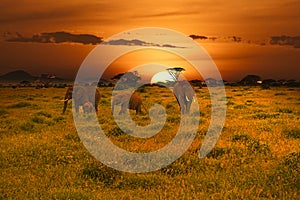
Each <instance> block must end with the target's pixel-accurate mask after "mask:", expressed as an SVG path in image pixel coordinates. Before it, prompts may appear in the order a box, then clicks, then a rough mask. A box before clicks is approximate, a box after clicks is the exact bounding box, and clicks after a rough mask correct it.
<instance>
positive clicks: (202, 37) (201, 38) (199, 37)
mask: <svg viewBox="0 0 300 200" xmlns="http://www.w3.org/2000/svg"><path fill="white" fill-rule="evenodd" d="M189 37H190V38H192V39H193V40H198V39H199V40H206V39H208V37H206V36H203V35H194V34H193V35H189Z"/></svg>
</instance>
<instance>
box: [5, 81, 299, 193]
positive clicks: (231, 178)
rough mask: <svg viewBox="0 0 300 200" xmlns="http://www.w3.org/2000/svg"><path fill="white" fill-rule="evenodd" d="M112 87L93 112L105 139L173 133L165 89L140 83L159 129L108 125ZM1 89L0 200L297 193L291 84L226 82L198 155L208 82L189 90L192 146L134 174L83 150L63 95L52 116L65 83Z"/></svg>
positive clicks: (174, 119) (132, 142) (168, 137)
mask: <svg viewBox="0 0 300 200" xmlns="http://www.w3.org/2000/svg"><path fill="white" fill-rule="evenodd" d="M111 89H112V88H101V89H100V91H101V96H102V99H101V103H100V106H99V113H98V120H99V123H100V125H101V128H102V129H103V131H104V132H105V134H106V135H107V136H108V137H109V139H110V140H111V141H112V142H113V143H114V144H116V145H118V146H119V147H120V148H123V149H126V150H128V151H132V152H137V153H139V152H149V151H155V150H158V149H160V148H162V147H164V146H165V145H166V144H168V143H169V142H170V141H172V138H173V137H174V136H175V133H176V132H177V129H178V127H179V123H180V120H181V118H180V111H179V106H178V105H177V103H176V99H175V98H174V96H173V95H172V93H171V92H170V91H169V90H168V89H165V88H163V87H153V88H151V87H144V88H142V89H141V90H140V92H141V93H140V94H141V96H142V97H143V99H145V101H144V103H145V106H146V107H147V108H150V107H151V106H152V105H153V104H155V103H160V104H161V105H162V106H164V107H165V108H166V113H167V122H166V124H165V127H164V128H163V129H162V131H161V132H160V133H158V134H157V135H155V136H153V137H151V138H148V139H140V138H134V137H131V136H129V135H128V134H126V133H124V132H123V131H122V130H121V129H120V128H118V127H117V125H116V123H115V121H114V120H113V118H112V116H111V114H110V113H111V112H110V108H109V106H110V102H111V99H110V94H111ZM0 90H1V94H2V98H1V99H0V102H1V104H0V138H1V140H0V146H1V151H0V173H1V179H0V199H299V198H300V192H299V191H300V181H299V180H300V166H299V163H300V140H299V136H300V132H299V130H300V125H299V124H300V123H299V113H300V108H299V100H300V93H299V88H295V89H294V90H289V89H288V88H284V87H271V88H270V89H269V90H268V92H266V91H265V90H261V88H260V87H228V88H226V92H227V94H226V95H227V96H228V97H229V98H226V99H223V100H226V101H227V103H228V107H227V114H226V115H227V118H226V122H225V128H224V130H223V131H222V134H221V136H220V138H219V140H218V142H217V144H216V146H215V147H214V149H213V150H212V151H211V152H210V153H209V154H208V155H207V156H206V157H205V158H203V159H200V158H199V157H198V154H199V152H200V147H201V144H202V143H203V139H204V137H205V134H206V131H207V129H208V126H209V123H210V120H211V119H210V113H211V102H210V99H209V94H208V90H207V88H205V87H203V88H201V89H197V97H198V102H199V108H200V113H201V116H200V121H201V123H200V125H199V129H198V131H197V133H198V134H197V136H196V138H195V140H194V141H193V143H192V145H191V146H190V148H189V149H188V151H187V152H186V153H185V154H183V155H182V156H181V157H180V158H179V159H177V160H176V161H175V162H173V163H172V164H170V165H169V166H166V167H164V168H162V169H160V170H157V171H154V172H149V173H142V174H133V173H126V172H120V171H117V170H114V169H111V168H109V167H107V166H105V165H104V164H102V163H100V162H99V161H97V160H96V159H95V158H93V157H92V155H91V154H90V153H89V152H88V151H87V150H86V148H85V147H84V145H83V143H82V142H81V140H80V138H79V136H78V135H77V132H76V128H75V126H74V121H73V118H72V117H73V116H72V113H71V103H69V106H68V108H67V111H66V113H65V114H64V115H62V114H61V111H62V108H63V102H61V101H60V100H61V99H63V97H64V94H65V91H66V89H63V88H55V89H54V88H47V89H46V88H41V89H38V90H36V89H34V88H33V89H32V88H17V89H10V88H0ZM284 95H285V96H287V97H289V98H286V97H284V98H283V97H282V96H284ZM118 109H120V107H117V106H116V112H118V111H119V110H118ZM192 115H194V113H192ZM119 118H120V119H123V118H124V117H123V118H122V116H119ZM131 118H132V119H133V120H134V121H135V122H136V123H138V124H139V125H142V126H144V125H147V124H149V123H150V118H149V116H148V111H147V112H145V111H144V113H143V114H142V115H138V116H136V115H135V114H134V111H132V112H131ZM127 120H130V119H125V118H124V123H127ZM154 128H155V127H154Z"/></svg>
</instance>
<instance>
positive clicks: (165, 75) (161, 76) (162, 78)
mask: <svg viewBox="0 0 300 200" xmlns="http://www.w3.org/2000/svg"><path fill="white" fill-rule="evenodd" d="M169 81H171V82H174V81H175V80H174V78H173V77H172V76H171V75H170V74H169V72H167V71H162V72H158V73H156V74H155V75H154V76H153V77H152V78H151V81H150V83H151V84H153V83H159V82H161V83H167V82H169Z"/></svg>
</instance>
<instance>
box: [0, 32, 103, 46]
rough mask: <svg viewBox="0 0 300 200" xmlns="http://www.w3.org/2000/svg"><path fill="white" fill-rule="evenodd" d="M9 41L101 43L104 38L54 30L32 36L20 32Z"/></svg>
mask: <svg viewBox="0 0 300 200" xmlns="http://www.w3.org/2000/svg"><path fill="white" fill-rule="evenodd" d="M6 41H7V42H36V43H65V42H67V43H68V42H69V43H80V44H93V45H96V44H99V43H101V42H102V38H100V37H97V36H95V35H90V34H72V33H68V32H64V31H61V32H52V33H40V34H34V35H33V36H32V37H23V36H22V35H21V34H20V33H16V34H15V35H14V36H10V37H9V38H8V39H6Z"/></svg>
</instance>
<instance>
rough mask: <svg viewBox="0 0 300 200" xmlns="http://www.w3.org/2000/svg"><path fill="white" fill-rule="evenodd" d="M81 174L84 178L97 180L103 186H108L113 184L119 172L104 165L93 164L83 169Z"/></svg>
mask: <svg viewBox="0 0 300 200" xmlns="http://www.w3.org/2000/svg"><path fill="white" fill-rule="evenodd" d="M82 174H83V176H84V178H91V179H94V180H98V181H101V182H102V183H104V185H105V186H110V185H112V184H114V183H115V181H116V180H117V179H118V177H119V176H120V174H121V172H120V171H117V170H114V169H112V168H110V167H106V166H104V165H96V164H93V165H90V166H87V167H85V168H84V169H83V172H82Z"/></svg>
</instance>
